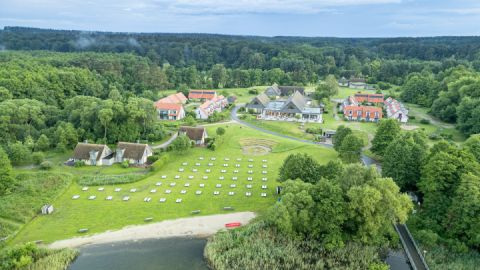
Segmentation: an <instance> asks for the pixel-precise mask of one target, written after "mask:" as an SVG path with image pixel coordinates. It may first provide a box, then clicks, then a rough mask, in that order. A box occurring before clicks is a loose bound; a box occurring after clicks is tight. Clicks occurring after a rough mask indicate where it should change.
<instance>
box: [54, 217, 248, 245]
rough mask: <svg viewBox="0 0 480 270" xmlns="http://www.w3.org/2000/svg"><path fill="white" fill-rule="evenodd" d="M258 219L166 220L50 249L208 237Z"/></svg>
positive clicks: (67, 240)
mask: <svg viewBox="0 0 480 270" xmlns="http://www.w3.org/2000/svg"><path fill="white" fill-rule="evenodd" d="M254 217H255V213H253V212H238V213H231V214H222V215H212V216H198V217H190V218H179V219H174V220H165V221H162V222H158V223H152V224H147V225H135V226H127V227H125V228H123V229H121V230H118V231H107V232H104V233H99V234H94V235H91V236H85V237H76V238H70V239H65V240H60V241H56V242H54V243H52V244H50V245H49V247H50V248H66V247H69V248H75V247H79V246H83V245H88V244H103V243H111V242H119V241H126V240H139V239H148V238H166V237H179V236H209V235H213V234H215V233H216V232H218V231H220V230H222V229H224V228H225V223H229V222H241V223H242V224H243V225H244V224H247V223H248V222H250V221H251V220H252V219H253V218H254Z"/></svg>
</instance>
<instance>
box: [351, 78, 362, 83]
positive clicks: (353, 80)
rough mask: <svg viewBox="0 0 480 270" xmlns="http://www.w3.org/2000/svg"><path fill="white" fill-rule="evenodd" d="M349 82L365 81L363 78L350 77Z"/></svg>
mask: <svg viewBox="0 0 480 270" xmlns="http://www.w3.org/2000/svg"><path fill="white" fill-rule="evenodd" d="M350 82H351V83H365V82H366V81H365V79H364V78H353V77H352V78H350Z"/></svg>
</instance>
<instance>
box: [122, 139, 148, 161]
mask: <svg viewBox="0 0 480 270" xmlns="http://www.w3.org/2000/svg"><path fill="white" fill-rule="evenodd" d="M152 155H153V150H152V148H150V146H149V145H148V144H143V143H129V142H119V143H118V144H117V149H116V150H115V162H119V163H121V162H124V161H128V163H129V164H134V165H144V164H145V163H147V158H148V157H149V156H152Z"/></svg>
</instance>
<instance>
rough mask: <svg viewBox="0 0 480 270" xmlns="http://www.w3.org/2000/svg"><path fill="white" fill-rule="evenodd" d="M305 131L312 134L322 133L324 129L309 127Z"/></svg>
mask: <svg viewBox="0 0 480 270" xmlns="http://www.w3.org/2000/svg"><path fill="white" fill-rule="evenodd" d="M305 132H307V133H310V134H322V132H323V130H322V128H321V127H318V128H307V129H306V130H305Z"/></svg>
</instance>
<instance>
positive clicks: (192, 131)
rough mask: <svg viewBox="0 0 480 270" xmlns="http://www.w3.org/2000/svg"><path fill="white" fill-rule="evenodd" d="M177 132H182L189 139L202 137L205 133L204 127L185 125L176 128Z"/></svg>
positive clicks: (195, 139)
mask: <svg viewBox="0 0 480 270" xmlns="http://www.w3.org/2000/svg"><path fill="white" fill-rule="evenodd" d="M178 131H179V132H184V133H185V134H186V135H187V137H188V138H190V140H194V141H198V140H201V139H202V138H203V135H204V134H205V133H206V131H205V128H204V127H185V126H182V127H180V129H179V130H178Z"/></svg>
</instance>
